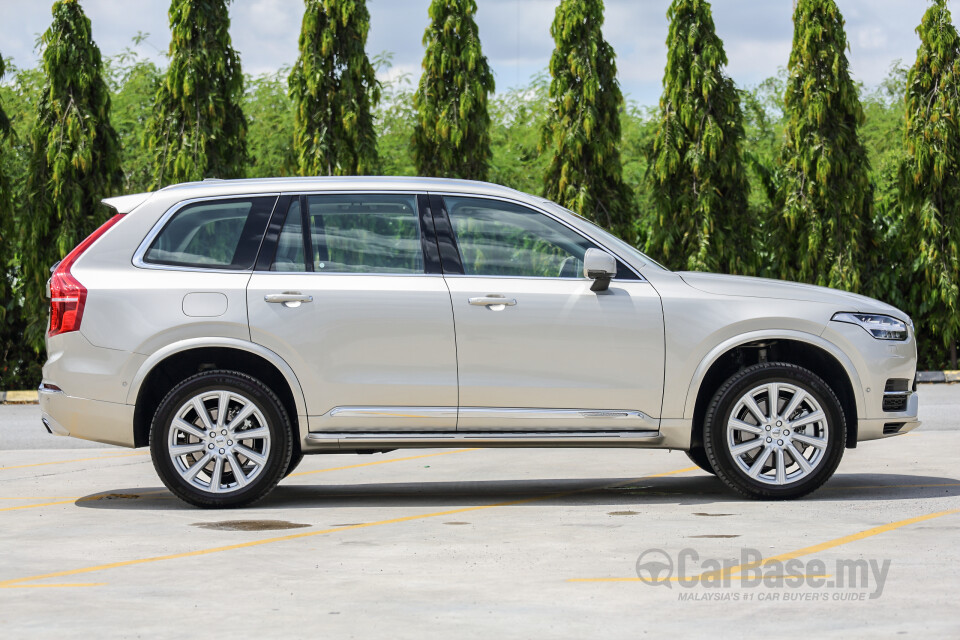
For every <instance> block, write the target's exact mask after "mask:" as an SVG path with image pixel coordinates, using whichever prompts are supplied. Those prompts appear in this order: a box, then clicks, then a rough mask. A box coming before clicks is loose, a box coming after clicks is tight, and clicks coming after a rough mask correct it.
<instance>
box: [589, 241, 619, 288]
mask: <svg viewBox="0 0 960 640" xmlns="http://www.w3.org/2000/svg"><path fill="white" fill-rule="evenodd" d="M583 275H584V277H585V278H590V279H591V280H593V284H591V285H590V290H591V291H606V290H607V288H608V287H609V286H610V280H611V279H612V278H613V277H614V276H616V275H617V259H616V258H614V257H613V256H612V255H610V254H609V253H607V252H606V251H602V250H600V249H587V252H586V253H585V254H584V256H583Z"/></svg>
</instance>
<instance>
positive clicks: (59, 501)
mask: <svg viewBox="0 0 960 640" xmlns="http://www.w3.org/2000/svg"><path fill="white" fill-rule="evenodd" d="M76 500H77V499H76V498H71V499H70V500H58V501H56V502H42V503H40V504H22V505H20V506H19V507H4V508H2V509H0V511H17V510H19V509H33V508H35V507H49V506H52V505H55V504H73V503H74V502H76Z"/></svg>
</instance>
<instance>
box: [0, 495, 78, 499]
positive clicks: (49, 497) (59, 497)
mask: <svg viewBox="0 0 960 640" xmlns="http://www.w3.org/2000/svg"><path fill="white" fill-rule="evenodd" d="M81 497H82V496H15V497H13V498H4V497H0V500H77V499H79V498H81Z"/></svg>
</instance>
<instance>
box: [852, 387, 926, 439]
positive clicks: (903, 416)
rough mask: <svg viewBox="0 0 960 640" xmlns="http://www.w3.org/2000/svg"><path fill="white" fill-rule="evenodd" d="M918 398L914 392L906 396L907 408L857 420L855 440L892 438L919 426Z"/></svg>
mask: <svg viewBox="0 0 960 640" xmlns="http://www.w3.org/2000/svg"><path fill="white" fill-rule="evenodd" d="M919 409H920V399H919V398H918V397H917V394H916V392H914V393H911V394H910V395H909V396H908V397H907V409H906V411H901V412H897V413H887V414H886V416H884V417H883V418H861V419H860V420H858V421H857V442H863V441H865V440H879V439H880V438H892V437H894V436H902V435H903V434H905V433H909V432H911V431H913V430H914V429H916V428H917V427H919V426H920V424H921V422H920V420H918V419H917V414H918V412H919Z"/></svg>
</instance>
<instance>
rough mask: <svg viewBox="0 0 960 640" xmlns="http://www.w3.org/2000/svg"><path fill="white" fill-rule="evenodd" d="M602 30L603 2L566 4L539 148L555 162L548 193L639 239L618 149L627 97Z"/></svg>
mask: <svg viewBox="0 0 960 640" xmlns="http://www.w3.org/2000/svg"><path fill="white" fill-rule="evenodd" d="M602 26H603V2H602V0H561V2H560V5H559V6H558V7H557V12H556V15H555V16H554V19H553V24H552V25H551V27H550V34H551V35H552V36H553V39H554V41H555V42H556V48H555V49H554V50H553V55H552V57H551V58H550V75H551V77H552V80H551V82H550V99H551V103H550V106H549V112H548V115H547V123H546V125H545V126H544V128H543V133H542V137H541V144H540V151H541V152H542V153H546V154H548V156H552V158H550V164H549V167H548V168H547V172H546V174H545V176H544V195H545V196H546V197H547V198H549V199H551V200H553V201H555V202H557V203H558V204H561V205H563V206H565V207H567V208H568V209H572V210H573V211H576V212H577V213H579V214H581V215H583V216H586V217H587V218H590V219H592V220H594V221H595V222H597V223H599V224H601V225H603V226H605V227H607V228H608V229H610V230H611V231H613V232H614V233H617V234H619V235H621V236H623V237H625V238H626V239H627V240H628V241H633V240H634V239H635V238H634V237H633V235H632V234H633V233H634V215H633V214H634V211H633V202H632V199H631V197H630V191H629V189H628V188H627V186H626V185H625V184H624V182H623V167H622V166H621V161H620V149H619V147H620V141H621V127H620V110H621V109H622V107H623V95H622V94H621V93H620V85H619V84H618V82H617V66H616V62H615V60H614V57H615V56H614V53H613V48H612V47H611V46H610V45H609V44H608V43H607V41H606V40H604V39H603V35H602V33H601V27H602Z"/></svg>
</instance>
